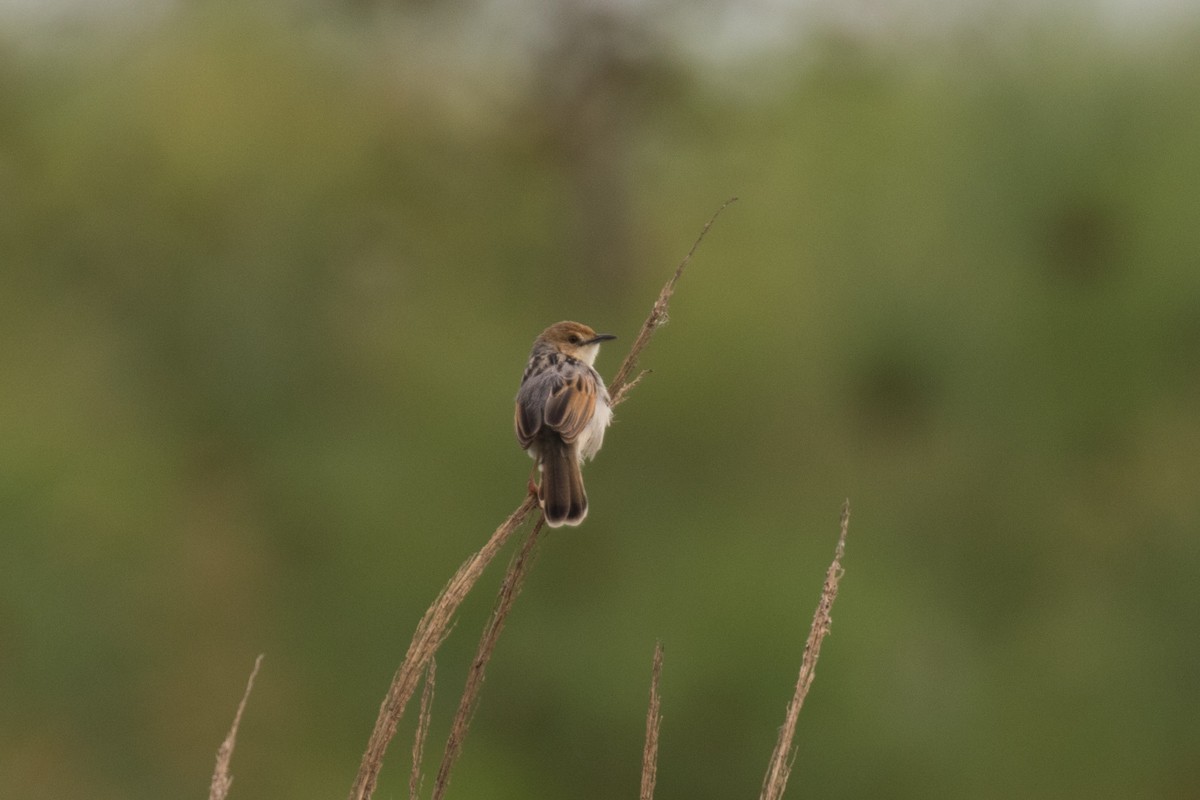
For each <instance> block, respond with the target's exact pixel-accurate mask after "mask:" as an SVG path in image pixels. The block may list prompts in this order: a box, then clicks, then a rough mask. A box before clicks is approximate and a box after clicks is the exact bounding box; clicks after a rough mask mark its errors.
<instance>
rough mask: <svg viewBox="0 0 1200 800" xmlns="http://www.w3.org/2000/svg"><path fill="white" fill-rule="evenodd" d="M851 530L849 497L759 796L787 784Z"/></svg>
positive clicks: (777, 793) (765, 797)
mask: <svg viewBox="0 0 1200 800" xmlns="http://www.w3.org/2000/svg"><path fill="white" fill-rule="evenodd" d="M849 530H850V500H849V498H847V500H846V502H845V503H843V504H842V532H841V535H840V536H839V537H838V543H837V549H836V550H835V551H834V556H833V563H832V564H830V565H829V570H828V571H827V572H826V573H825V586H824V587H823V588H822V589H821V602H819V603H818V604H817V611H816V613H815V614H813V621H812V628H810V629H809V632H808V641H807V642H805V643H804V657H803V659H802V660H801V662H800V676H799V678H798V679H797V680H796V692H795V694H793V695H792V700H791V702H790V703H788V707H787V715H786V716H785V718H784V723H783V727H782V728H780V729H779V740H778V741H777V742H776V743H775V752H773V753H772V754H771V763H770V764H769V765H768V767H767V775H766V777H765V778H764V779H763V790H762V795H761V796H760V797H761V800H779V799H780V798H781V797H783V790H784V789H785V788H787V781H788V775H789V774H791V771H792V762H793V761H794V760H795V753H794V751H793V750H792V737H793V736H794V735H795V733H796V721H797V720H798V719H799V717H800V707H801V706H802V705H804V698H805V697H806V696H807V695H808V687H809V686H811V685H812V682H813V676H814V675H815V674H816V671H817V659H818V658H819V657H820V655H821V641H822V640H823V639H824V638H825V634H827V633H829V626H830V624H831V622H832V618H831V617H830V611H831V610H832V609H833V601H834V600H836V599H837V592H838V581H839V580H841V578H842V556H843V555H845V553H846V533H847V532H848V531H849Z"/></svg>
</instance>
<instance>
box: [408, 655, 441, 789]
mask: <svg viewBox="0 0 1200 800" xmlns="http://www.w3.org/2000/svg"><path fill="white" fill-rule="evenodd" d="M436 676H437V659H436V658H431V659H429V666H428V667H427V668H426V669H425V688H424V689H422V690H421V708H420V711H418V712H417V732H416V733H415V734H413V750H412V772H411V773H410V774H409V776H408V797H409V800H418V799H419V798H420V796H421V760H422V756H423V754H424V752H425V740H426V739H427V738H428V737H429V722H430V720H431V719H432V718H433V687H434V683H435V677H436Z"/></svg>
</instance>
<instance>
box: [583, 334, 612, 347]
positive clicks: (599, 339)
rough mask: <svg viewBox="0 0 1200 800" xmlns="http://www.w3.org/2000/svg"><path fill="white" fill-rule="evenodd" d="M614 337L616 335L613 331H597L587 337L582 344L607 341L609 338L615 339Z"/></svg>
mask: <svg viewBox="0 0 1200 800" xmlns="http://www.w3.org/2000/svg"><path fill="white" fill-rule="evenodd" d="M615 338H617V335H616V334H615V333H597V334H596V335H595V336H593V337H592V338H590V339H588V340H587V341H586V342H584V343H583V344H584V346H586V345H589V344H599V343H600V342H607V341H608V340H609V339H615Z"/></svg>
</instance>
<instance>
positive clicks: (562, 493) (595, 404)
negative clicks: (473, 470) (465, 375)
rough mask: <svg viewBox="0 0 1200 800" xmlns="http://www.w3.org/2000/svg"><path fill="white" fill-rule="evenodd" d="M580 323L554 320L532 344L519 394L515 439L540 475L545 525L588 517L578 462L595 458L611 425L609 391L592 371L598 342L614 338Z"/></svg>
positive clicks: (596, 373)
mask: <svg viewBox="0 0 1200 800" xmlns="http://www.w3.org/2000/svg"><path fill="white" fill-rule="evenodd" d="M615 338H617V337H616V336H613V335H612V334H611V333H596V332H595V331H594V330H592V329H591V328H589V327H588V326H587V325H582V324H580V323H578V322H557V323H555V324H553V325H551V326H550V327H549V328H546V330H544V331H542V333H541V334H540V335H539V336H538V337H537V339H535V340H534V342H533V350H532V351H531V352H530V353H529V364H528V365H527V366H526V367H525V374H524V375H523V376H521V388H520V390H519V391H518V392H517V409H516V427H517V441H518V442H520V443H521V447H522V448H523V449H525V450H528V451H529V455H530V456H532V457H533V458H535V459H537V462H538V469H539V470H540V471H541V473H542V482H541V486H540V487H538V501H539V502H540V503H541V506H542V513H543V515H544V516H545V518H546V524H547V525H549V526H550V527H552V528H557V527H558V526H560V525H578V524H579V523H581V522H583V518H584V517H586V516H587V510H588V501H587V493H586V492H584V490H583V473H582V472H581V471H580V464H582V463H583V461H584V459H588V458H591V457H592V456H594V455H596V452H597V451H598V450H599V449H600V445H601V444H603V442H604V429H605V428H607V427H608V423H609V422H611V421H612V409H611V408H610V407H609V401H608V389H606V388H605V386H604V381H603V380H602V379H601V377H600V374H599V373H598V372H596V370H594V369H592V364H593V363H594V362H595V360H596V355H597V353H599V352H600V343H601V342H604V341H607V340H609V339H615Z"/></svg>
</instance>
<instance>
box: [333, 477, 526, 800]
mask: <svg viewBox="0 0 1200 800" xmlns="http://www.w3.org/2000/svg"><path fill="white" fill-rule="evenodd" d="M536 508H537V499H536V498H535V497H533V495H527V496H526V497H525V499H524V500H523V501H521V505H519V506H517V510H516V511H514V512H513V513H512V515H511V516H509V518H508V519H506V520H505V521H504V522H503V523H502V524H501V525H500V527H499V528H496V531H495V533H493V534H492V538H490V539H488V541H487V544H485V545H484V546H483V547H482V548H480V550H479V551H478V552H477V553H475V554H474V555H473V556H471V557H470V558H468V559H467V560H466V561H465V562H463V565H462V566H461V567H459V568H458V572H456V573H454V577H452V578H451V579H450V582H449V583H447V584H446V586H445V587H444V588H443V589H442V591H441V594H439V595H438V596H437V599H436V600H434V601H433V605H431V606H430V607H429V610H427V611H426V612H425V616H423V617H421V621H420V622H419V623H417V630H416V632H415V633H414V634H413V638H412V642H411V643H410V644H409V646H408V653H407V654H406V655H405V656H404V662H403V663H402V664H401V665H400V668H399V669H398V670H396V674H395V676H394V677H393V678H392V684H391V686H389V687H388V692H387V695H386V696H385V697H384V699H383V703H382V705H380V707H379V716H378V718H377V719H376V720H375V728H374V729H373V730H372V731H371V738H370V739H369V740H368V742H367V749H366V752H364V753H363V757H362V763H361V764H360V765H359V768H358V775H357V776H355V779H354V786H353V788H352V789H351V790H350V799H351V800H366V799H367V798H369V797H370V796H371V794H372V793H373V792H374V791H375V784H376V782H377V781H378V780H379V770H380V769H382V768H383V756H384V754H385V753H386V752H387V746H388V744H389V743H390V742H391V741H392V738H393V737H394V736H395V735H396V726H397V725H398V724H399V723H400V718H401V717H403V716H404V708H405V706H407V705H408V701H409V700H410V699H412V695H413V692H414V691H415V690H416V688H417V682H418V681H419V680H420V678H421V672H422V671H423V670H424V669H425V665H426V664H428V663H429V661H430V659H432V658H433V655H434V653H436V652H437V649H438V648H439V647H441V645H442V642H443V640H445V638H446V634H447V632H448V630H449V626H450V622H451V621H452V620H453V619H454V614H455V612H457V611H458V607H459V605H461V604H462V601H463V599H464V598H465V597H466V596H467V593H468V592H470V591H471V589H472V588H473V587H474V586H475V583H476V581H478V580H479V576H480V575H482V574H483V572H484V570H485V569H487V566H488V564H490V563H491V562H492V559H494V558H495V557H496V553H498V552H500V548H502V547H503V546H504V543H505V542H507V541H508V538H509V537H510V536H512V534H513V531H515V530H516V529H517V528H519V527H520V526H521V523H523V522H524V521H525V520H526V519H527V518H528V517H529V515H530V514H532V513H533V511H534V510H535V509H536Z"/></svg>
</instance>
